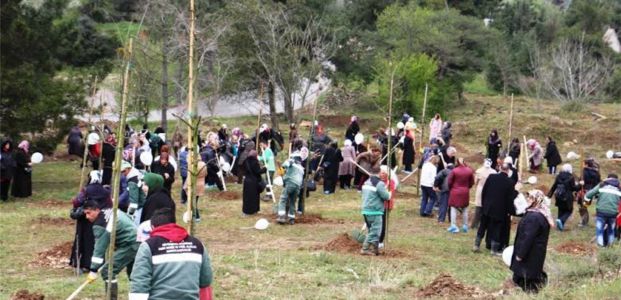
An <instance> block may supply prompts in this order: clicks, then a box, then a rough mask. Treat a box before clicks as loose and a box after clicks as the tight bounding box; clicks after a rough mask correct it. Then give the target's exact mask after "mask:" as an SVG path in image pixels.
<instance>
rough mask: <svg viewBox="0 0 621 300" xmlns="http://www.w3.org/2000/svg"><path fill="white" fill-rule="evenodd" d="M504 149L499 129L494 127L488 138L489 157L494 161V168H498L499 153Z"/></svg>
mask: <svg viewBox="0 0 621 300" xmlns="http://www.w3.org/2000/svg"><path fill="white" fill-rule="evenodd" d="M500 149H502V140H501V139H500V136H498V130H496V129H492V132H490V134H489V137H488V138H487V158H489V159H490V160H491V161H492V169H496V166H497V165H498V163H497V161H498V153H500Z"/></svg>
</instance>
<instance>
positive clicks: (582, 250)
mask: <svg viewBox="0 0 621 300" xmlns="http://www.w3.org/2000/svg"><path fill="white" fill-rule="evenodd" d="M554 249H555V250H556V251H558V252H561V253H565V254H571V255H579V256H582V255H591V254H593V252H595V248H594V247H593V245H590V244H586V243H583V242H576V241H568V242H565V243H562V244H560V245H558V246H556V247H555V248H554Z"/></svg>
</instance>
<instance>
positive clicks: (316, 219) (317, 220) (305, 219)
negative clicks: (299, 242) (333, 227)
mask: <svg viewBox="0 0 621 300" xmlns="http://www.w3.org/2000/svg"><path fill="white" fill-rule="evenodd" d="M295 223H299V224H325V223H341V224H342V223H343V221H339V220H331V219H324V218H323V217H322V216H321V215H319V214H303V215H301V216H299V217H297V218H295Z"/></svg>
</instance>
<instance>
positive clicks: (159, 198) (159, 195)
mask: <svg viewBox="0 0 621 300" xmlns="http://www.w3.org/2000/svg"><path fill="white" fill-rule="evenodd" d="M160 208H170V209H171V210H172V211H175V201H173V199H172V198H170V193H169V192H168V190H166V189H165V188H161V189H157V190H155V191H151V190H149V194H148V195H147V201H146V202H145V203H144V207H143V208H142V215H141V216H140V223H142V222H144V221H147V220H151V217H152V216H153V214H154V213H155V211H156V210H158V209H160Z"/></svg>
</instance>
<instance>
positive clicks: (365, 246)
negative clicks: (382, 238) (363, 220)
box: [360, 243, 377, 255]
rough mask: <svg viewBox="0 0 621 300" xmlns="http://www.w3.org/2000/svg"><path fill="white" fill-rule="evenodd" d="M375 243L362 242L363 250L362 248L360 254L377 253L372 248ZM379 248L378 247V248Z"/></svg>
mask: <svg viewBox="0 0 621 300" xmlns="http://www.w3.org/2000/svg"><path fill="white" fill-rule="evenodd" d="M372 245H373V244H367V243H364V244H362V250H360V254H362V255H376V254H375V252H374V251H373V250H372V249H371V247H372ZM376 249H377V248H376Z"/></svg>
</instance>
